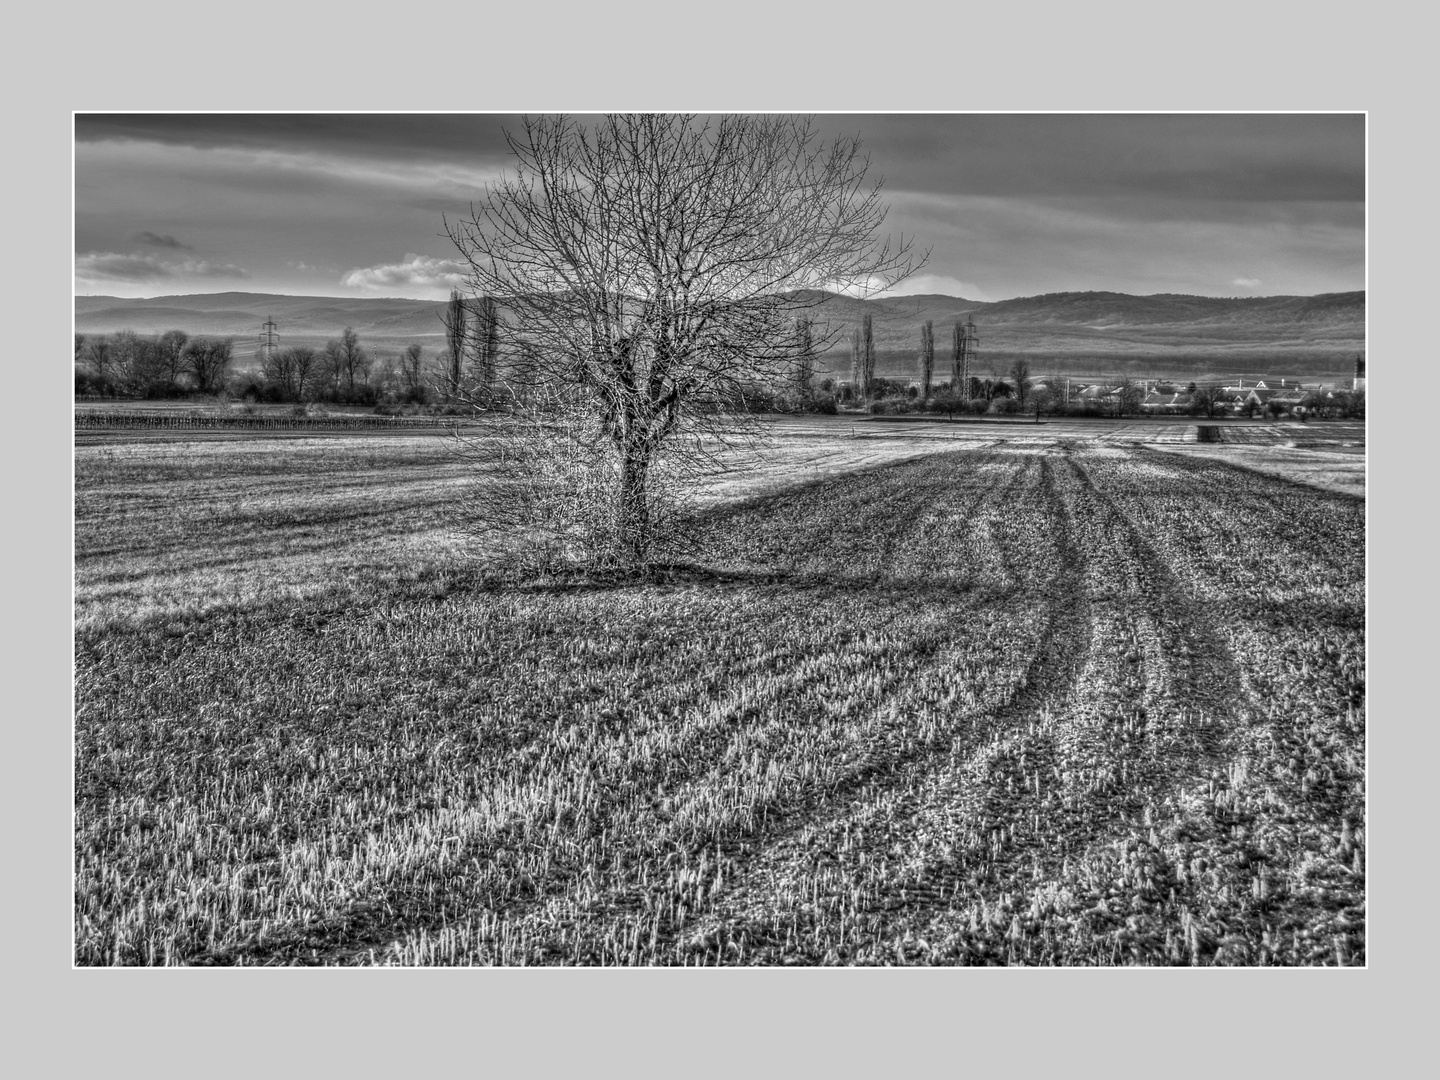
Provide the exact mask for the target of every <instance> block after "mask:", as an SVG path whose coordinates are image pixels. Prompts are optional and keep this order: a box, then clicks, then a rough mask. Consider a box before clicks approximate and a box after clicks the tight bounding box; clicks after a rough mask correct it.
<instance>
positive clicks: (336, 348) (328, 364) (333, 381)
mask: <svg viewBox="0 0 1440 1080" xmlns="http://www.w3.org/2000/svg"><path fill="white" fill-rule="evenodd" d="M344 372H345V355H344V350H343V349H342V348H341V346H340V342H338V341H336V340H335V339H334V338H331V339H330V340H329V341H327V342H326V343H325V351H324V353H322V354H321V357H320V382H322V383H323V384H324V387H325V392H326V393H328V394H329V395H330V396H331V397H334V396H335V395H337V394H339V393H340V383H341V381H342V379H343V378H344Z"/></svg>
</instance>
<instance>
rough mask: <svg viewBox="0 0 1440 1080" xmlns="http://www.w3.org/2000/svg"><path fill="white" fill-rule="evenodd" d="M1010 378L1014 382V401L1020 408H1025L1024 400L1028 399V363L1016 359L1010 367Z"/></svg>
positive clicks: (1024, 360)
mask: <svg viewBox="0 0 1440 1080" xmlns="http://www.w3.org/2000/svg"><path fill="white" fill-rule="evenodd" d="M1010 378H1011V379H1012V380H1014V382H1015V400H1016V401H1017V402H1018V403H1019V405H1020V408H1022V409H1023V408H1024V407H1025V402H1026V400H1027V399H1028V398H1029V397H1030V384H1031V381H1032V380H1031V378H1030V361H1028V360H1026V359H1024V358H1023V357H1021V358H1019V359H1017V360H1016V361H1015V362H1014V363H1013V364H1011V365H1010Z"/></svg>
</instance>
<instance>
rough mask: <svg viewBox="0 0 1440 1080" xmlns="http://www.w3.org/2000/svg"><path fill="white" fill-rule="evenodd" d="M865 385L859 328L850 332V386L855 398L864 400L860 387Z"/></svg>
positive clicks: (862, 349)
mask: <svg viewBox="0 0 1440 1080" xmlns="http://www.w3.org/2000/svg"><path fill="white" fill-rule="evenodd" d="M864 385H865V351H864V345H863V339H862V338H861V336H860V327H858V326H857V327H855V329H853V330H852V331H850V386H851V387H852V388H853V389H854V391H855V396H856V397H857V398H858V399H859V400H861V401H864V400H865V394H864V393H863V392H862V389H861V388H862V387H863V386H864Z"/></svg>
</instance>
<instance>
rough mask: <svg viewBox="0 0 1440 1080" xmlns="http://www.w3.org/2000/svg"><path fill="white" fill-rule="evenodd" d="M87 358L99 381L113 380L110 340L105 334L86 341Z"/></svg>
mask: <svg viewBox="0 0 1440 1080" xmlns="http://www.w3.org/2000/svg"><path fill="white" fill-rule="evenodd" d="M85 359H86V360H87V361H89V363H90V367H91V369H92V370H94V372H95V378H96V379H97V380H98V381H100V382H102V383H107V382H110V381H111V377H112V375H113V374H114V372H113V370H112V367H111V363H110V341H109V339H108V338H106V337H105V335H104V334H100V335H98V336H96V337H92V338H90V339H89V340H88V341H87V342H86V343H85Z"/></svg>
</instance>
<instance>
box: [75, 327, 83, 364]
mask: <svg viewBox="0 0 1440 1080" xmlns="http://www.w3.org/2000/svg"><path fill="white" fill-rule="evenodd" d="M84 352H85V335H84V334H76V335H75V363H76V364H79V363H80V358H81V356H82V355H83V354H84Z"/></svg>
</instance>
